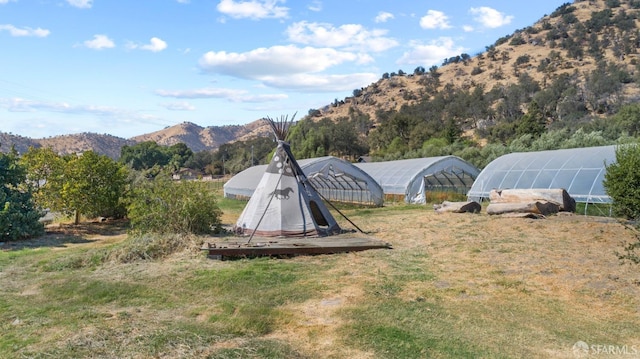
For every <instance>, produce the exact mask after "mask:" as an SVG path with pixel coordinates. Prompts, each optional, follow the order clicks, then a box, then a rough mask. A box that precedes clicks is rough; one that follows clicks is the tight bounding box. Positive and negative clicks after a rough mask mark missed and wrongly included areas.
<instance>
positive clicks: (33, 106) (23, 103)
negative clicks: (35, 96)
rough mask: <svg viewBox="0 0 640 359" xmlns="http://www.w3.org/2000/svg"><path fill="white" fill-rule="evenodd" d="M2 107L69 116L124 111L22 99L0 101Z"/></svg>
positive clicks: (114, 113) (110, 113)
mask: <svg viewBox="0 0 640 359" xmlns="http://www.w3.org/2000/svg"><path fill="white" fill-rule="evenodd" d="M0 107H1V108H5V109H6V110H7V111H10V112H38V111H46V112H59V113H68V114H94V115H108V116H110V115H117V114H121V113H122V111H120V110H117V109H115V108H113V107H107V106H95V105H84V106H75V105H70V104H68V103H66V102H46V101H33V100H26V99H22V98H10V99H0Z"/></svg>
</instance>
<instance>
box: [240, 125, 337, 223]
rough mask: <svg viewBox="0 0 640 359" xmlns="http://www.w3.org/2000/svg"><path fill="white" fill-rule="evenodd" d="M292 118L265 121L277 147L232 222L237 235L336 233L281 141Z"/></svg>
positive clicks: (287, 146)
mask: <svg viewBox="0 0 640 359" xmlns="http://www.w3.org/2000/svg"><path fill="white" fill-rule="evenodd" d="M293 118H295V115H294V116H293ZM293 118H291V122H288V121H287V119H286V118H281V120H280V122H276V121H274V120H272V119H270V118H266V119H265V120H266V121H267V122H268V123H269V124H270V125H271V129H272V130H273V132H274V134H275V136H276V139H277V140H278V147H277V149H276V152H275V154H274V155H273V158H272V159H271V163H270V164H269V166H267V169H266V171H265V173H264V174H263V176H262V179H261V180H260V183H259V184H258V187H257V188H256V190H255V192H254V193H253V195H252V196H251V199H250V200H249V202H248V203H247V205H246V207H245V208H244V210H243V211H242V214H241V215H240V218H238V221H237V222H236V227H235V228H236V232H237V233H241V234H245V235H254V234H255V235H259V236H313V235H320V236H324V235H329V234H332V233H337V232H339V231H340V227H339V226H338V223H337V222H336V220H335V219H334V218H333V216H332V215H331V213H330V212H329V210H328V209H327V207H326V206H325V205H324V203H323V202H322V200H321V198H320V196H319V195H318V193H317V192H316V190H315V189H314V188H313V187H312V186H311V184H310V183H309V182H308V181H307V178H306V176H305V175H304V173H303V172H302V169H300V166H299V165H298V163H297V162H296V160H295V158H294V157H293V155H292V154H291V149H290V147H289V144H288V143H287V142H285V141H284V139H285V137H286V135H287V131H288V127H289V126H290V125H291V123H292V122H293Z"/></svg>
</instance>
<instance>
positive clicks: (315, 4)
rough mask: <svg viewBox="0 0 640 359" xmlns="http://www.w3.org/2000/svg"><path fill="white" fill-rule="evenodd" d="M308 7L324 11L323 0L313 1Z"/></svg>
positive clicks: (312, 9)
mask: <svg viewBox="0 0 640 359" xmlns="http://www.w3.org/2000/svg"><path fill="white" fill-rule="evenodd" d="M307 9H309V10H311V11H315V12H318V11H322V1H320V0H314V1H312V2H311V4H309V5H308V6H307Z"/></svg>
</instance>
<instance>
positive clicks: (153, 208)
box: [128, 176, 222, 234]
mask: <svg viewBox="0 0 640 359" xmlns="http://www.w3.org/2000/svg"><path fill="white" fill-rule="evenodd" d="M128 215H129V219H130V220H131V227H132V229H133V231H134V232H137V233H148V232H153V233H174V234H189V233H192V234H209V233H214V232H216V231H219V230H220V224H221V223H220V216H221V215H222V211H221V210H220V208H219V207H218V204H217V199H216V196H215V195H214V193H213V192H212V191H211V190H210V189H209V188H208V186H207V184H206V183H204V182H198V181H182V182H173V181H171V180H170V179H168V178H167V177H164V176H159V177H156V178H155V179H154V180H145V181H142V182H140V183H139V184H137V185H135V186H134V188H133V195H132V199H131V203H130V204H129V207H128Z"/></svg>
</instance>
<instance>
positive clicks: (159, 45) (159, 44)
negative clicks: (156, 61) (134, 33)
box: [126, 37, 167, 52]
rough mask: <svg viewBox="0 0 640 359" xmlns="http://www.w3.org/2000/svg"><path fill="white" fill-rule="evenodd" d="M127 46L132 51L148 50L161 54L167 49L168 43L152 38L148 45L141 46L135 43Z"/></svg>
mask: <svg viewBox="0 0 640 359" xmlns="http://www.w3.org/2000/svg"><path fill="white" fill-rule="evenodd" d="M126 46H127V48H128V49H131V50H135V49H140V50H147V51H151V52H160V51H162V50H164V49H166V48H167V43H166V42H165V41H163V40H162V39H159V38H157V37H152V38H151V40H149V43H148V44H146V45H139V44H136V43H133V42H129V43H127V45H126Z"/></svg>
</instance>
